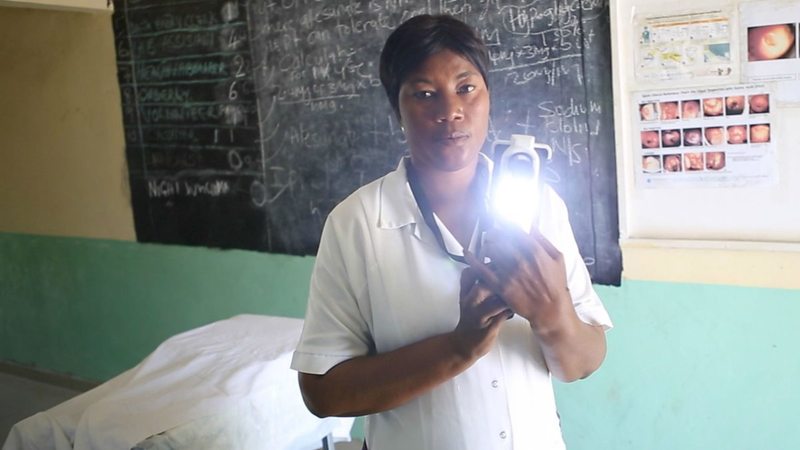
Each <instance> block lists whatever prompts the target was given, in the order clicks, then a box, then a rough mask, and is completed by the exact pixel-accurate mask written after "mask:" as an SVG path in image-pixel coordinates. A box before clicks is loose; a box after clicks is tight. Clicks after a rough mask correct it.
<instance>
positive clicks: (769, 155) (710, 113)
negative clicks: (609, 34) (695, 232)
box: [633, 84, 778, 188]
mask: <svg viewBox="0 0 800 450" xmlns="http://www.w3.org/2000/svg"><path fill="white" fill-rule="evenodd" d="M634 99H635V102H636V104H635V108H636V109H637V110H638V116H637V119H636V124H635V126H634V127H633V128H634V130H635V132H636V136H635V142H636V144H637V145H635V148H637V154H636V155H635V157H634V166H635V170H636V185H637V188H674V187H688V186H690V187H733V186H762V185H769V184H774V183H775V182H777V173H778V171H777V165H776V164H777V163H776V157H775V152H776V146H775V140H774V136H775V132H774V130H773V129H772V128H773V122H772V120H771V117H772V116H771V113H772V99H771V94H770V92H769V91H768V89H767V88H766V86H765V85H763V84H753V85H744V86H735V87H721V88H707V89H686V90H677V91H662V92H646V93H638V94H635V95H634Z"/></svg>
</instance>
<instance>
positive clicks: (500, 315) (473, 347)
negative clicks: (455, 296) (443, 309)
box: [453, 267, 513, 361]
mask: <svg viewBox="0 0 800 450" xmlns="http://www.w3.org/2000/svg"><path fill="white" fill-rule="evenodd" d="M459 303H460V308H461V316H460V318H459V320H458V325H457V326H456V329H455V330H454V331H453V339H454V345H455V348H456V351H457V352H458V353H459V354H460V355H461V356H462V357H464V358H465V359H468V360H470V361H473V360H477V359H478V358H480V357H481V356H483V355H485V354H486V353H488V352H489V350H491V348H492V345H493V344H494V341H495V340H496V339H497V334H498V333H499V332H500V325H501V324H502V323H503V322H505V321H506V320H507V319H508V318H509V317H511V316H512V315H513V313H512V312H511V309H509V307H508V305H506V303H505V302H504V301H503V300H502V299H501V298H500V297H499V296H497V295H495V294H493V293H492V292H491V291H490V290H489V289H488V288H486V287H485V286H483V285H482V284H481V283H479V282H478V272H477V271H476V270H475V269H473V268H471V267H467V268H466V269H464V271H463V272H461V294H460V301H459Z"/></svg>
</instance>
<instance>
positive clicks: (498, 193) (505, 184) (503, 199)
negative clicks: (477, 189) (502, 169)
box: [493, 174, 538, 232]
mask: <svg viewBox="0 0 800 450" xmlns="http://www.w3.org/2000/svg"><path fill="white" fill-rule="evenodd" d="M507 175H508V176H504V177H502V178H501V179H499V180H497V185H496V189H495V192H494V198H493V203H494V211H495V214H497V215H498V218H499V219H500V220H502V221H504V222H509V223H513V224H515V225H517V226H519V227H520V228H522V229H523V230H524V231H525V232H528V231H530V229H531V225H532V224H533V220H534V219H535V218H536V210H537V209H538V205H537V203H538V198H536V195H535V194H536V191H537V189H536V179H534V178H526V177H520V176H514V175H513V174H507Z"/></svg>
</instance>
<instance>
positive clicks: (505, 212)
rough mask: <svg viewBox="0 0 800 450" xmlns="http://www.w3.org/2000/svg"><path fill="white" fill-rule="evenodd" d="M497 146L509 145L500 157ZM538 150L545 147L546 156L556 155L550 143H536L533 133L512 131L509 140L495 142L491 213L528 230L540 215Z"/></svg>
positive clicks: (539, 164)
mask: <svg viewBox="0 0 800 450" xmlns="http://www.w3.org/2000/svg"><path fill="white" fill-rule="evenodd" d="M498 145H508V148H506V149H505V150H503V151H502V153H501V154H500V155H499V157H498V154H497V152H496V147H497V146H498ZM537 150H544V151H545V152H546V153H547V159H550V158H552V156H553V149H552V148H551V147H550V146H549V145H545V144H537V143H536V138H535V137H534V136H529V135H524V134H512V135H511V139H510V140H508V141H500V140H499V141H495V142H494V143H493V144H492V151H493V153H494V159H495V164H494V171H493V173H492V191H491V194H490V198H489V202H490V210H491V213H492V215H493V216H494V217H495V218H496V219H499V220H502V221H505V222H510V223H513V224H516V225H517V226H519V227H520V228H522V229H523V230H524V231H525V232H526V233H527V232H528V231H530V229H531V227H532V226H533V224H534V223H535V221H536V220H537V218H538V214H539V196H540V190H541V187H540V182H539V177H540V171H541V159H540V157H539V153H538V151H537Z"/></svg>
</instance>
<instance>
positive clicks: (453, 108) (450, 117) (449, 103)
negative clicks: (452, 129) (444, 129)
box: [436, 95, 464, 122]
mask: <svg viewBox="0 0 800 450" xmlns="http://www.w3.org/2000/svg"><path fill="white" fill-rule="evenodd" d="M463 118H464V106H463V105H462V103H461V99H460V98H458V96H457V95H449V96H443V97H442V99H441V103H440V105H439V108H438V111H437V117H436V121H437V122H449V121H454V120H462V119H463Z"/></svg>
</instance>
